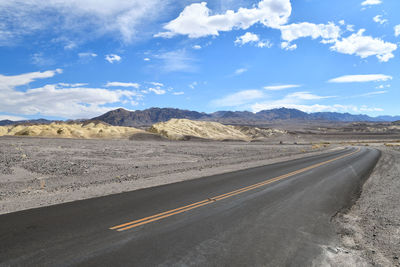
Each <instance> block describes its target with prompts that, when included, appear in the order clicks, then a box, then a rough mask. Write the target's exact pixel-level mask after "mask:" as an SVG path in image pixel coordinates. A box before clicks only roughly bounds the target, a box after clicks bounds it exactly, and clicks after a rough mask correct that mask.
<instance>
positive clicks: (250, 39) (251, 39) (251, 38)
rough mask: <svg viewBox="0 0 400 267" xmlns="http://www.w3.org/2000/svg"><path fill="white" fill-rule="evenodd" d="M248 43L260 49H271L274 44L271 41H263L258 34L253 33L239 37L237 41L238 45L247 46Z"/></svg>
mask: <svg viewBox="0 0 400 267" xmlns="http://www.w3.org/2000/svg"><path fill="white" fill-rule="evenodd" d="M248 43H252V44H255V46H257V47H260V48H264V47H267V48H270V47H272V44H271V42H270V41H268V40H267V41H261V40H260V37H259V36H258V35H257V34H254V33H251V32H246V33H245V34H243V35H242V36H239V37H237V38H236V40H235V44H236V45H240V46H242V45H245V44H248Z"/></svg>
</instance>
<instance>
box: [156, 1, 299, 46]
mask: <svg viewBox="0 0 400 267" xmlns="http://www.w3.org/2000/svg"><path fill="white" fill-rule="evenodd" d="M291 11H292V7H291V4H290V0H262V1H260V2H259V3H258V4H257V5H255V6H253V7H252V8H239V9H238V10H237V11H236V12H235V11H233V10H227V11H226V12H225V13H223V14H212V15H211V13H212V12H211V10H210V9H209V8H208V7H207V3H206V2H202V3H194V4H191V5H189V6H186V7H185V9H184V10H183V11H182V12H181V13H180V14H179V16H178V17H177V18H176V19H174V20H172V21H170V22H168V23H167V24H166V25H165V26H164V29H165V30H167V31H166V32H161V33H158V34H156V35H155V36H156V37H166V38H169V37H173V36H175V35H188V36H189V38H199V37H205V36H209V35H214V36H218V35H219V32H223V31H231V30H232V29H248V28H249V27H250V26H252V25H254V24H256V23H261V24H263V25H264V26H266V27H270V28H278V27H279V26H280V25H283V24H285V23H286V22H287V20H288V18H289V16H290V14H291Z"/></svg>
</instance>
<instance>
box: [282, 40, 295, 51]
mask: <svg viewBox="0 0 400 267" xmlns="http://www.w3.org/2000/svg"><path fill="white" fill-rule="evenodd" d="M281 48H282V49H285V50H287V51H293V50H296V49H297V44H290V43H289V42H282V43H281Z"/></svg>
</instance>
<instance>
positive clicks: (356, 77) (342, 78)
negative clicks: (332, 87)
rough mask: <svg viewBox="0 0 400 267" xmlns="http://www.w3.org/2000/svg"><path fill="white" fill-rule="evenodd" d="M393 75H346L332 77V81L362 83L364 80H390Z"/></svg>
mask: <svg viewBox="0 0 400 267" xmlns="http://www.w3.org/2000/svg"><path fill="white" fill-rule="evenodd" d="M392 78H393V77H392V76H389V75H384V74H366V75H344V76H340V77H337V78H334V79H330V80H329V81H328V82H330V83H354V82H356V83H362V82H379V81H383V82H384V81H388V80H391V79H392Z"/></svg>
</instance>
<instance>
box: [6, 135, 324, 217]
mask: <svg viewBox="0 0 400 267" xmlns="http://www.w3.org/2000/svg"><path fill="white" fill-rule="evenodd" d="M147 138H149V139H150V141H148V140H146V139H147ZM133 139H137V140H82V139H61V138H60V139H57V138H37V137H35V138H29V137H0V214H3V213H8V212H13V211H18V210H23V209H28V208H35V207H42V206H47V205H52V204H58V203H63V202H68V201H74V200H79V199H85V198H91V197H97V196H103V195H108V194H112V193H120V192H124V191H131V190H135V189H140V188H145V187H151V186H156V185H161V184H167V183H173V182H178V181H183V180H187V179H194V178H199V177H204V176H208V175H213V174H219V173H224V172H229V171H235V170H240V169H245V168H250V167H256V166H261V165H266V164H270V163H273V162H277V161H283V160H289V159H293V158H298V157H303V156H304V155H311V154H315V153H321V152H322V151H326V150H328V149H330V148H331V147H329V146H327V147H324V146H321V147H315V146H314V148H313V145H312V144H303V145H301V144H298V145H294V144H293V143H291V144H281V145H280V144H279V141H278V140H275V141H273V142H274V143H273V144H272V143H265V142H256V143H252V142H234V141H230V142H217V141H208V142H205V141H180V142H178V141H163V140H161V141H155V140H152V139H154V138H153V136H150V137H148V136H145V137H143V136H139V137H137V138H133ZM140 139H145V140H140ZM193 140H194V139H193Z"/></svg>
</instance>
